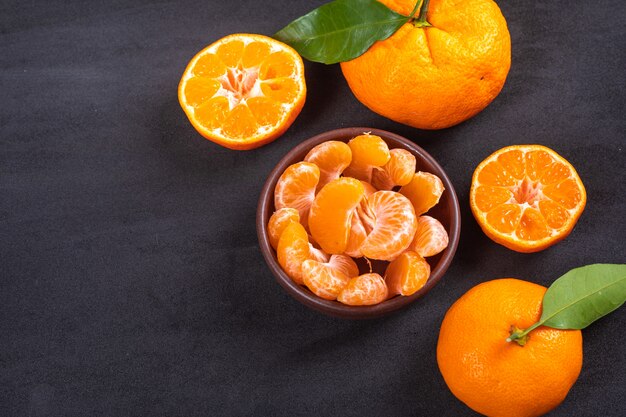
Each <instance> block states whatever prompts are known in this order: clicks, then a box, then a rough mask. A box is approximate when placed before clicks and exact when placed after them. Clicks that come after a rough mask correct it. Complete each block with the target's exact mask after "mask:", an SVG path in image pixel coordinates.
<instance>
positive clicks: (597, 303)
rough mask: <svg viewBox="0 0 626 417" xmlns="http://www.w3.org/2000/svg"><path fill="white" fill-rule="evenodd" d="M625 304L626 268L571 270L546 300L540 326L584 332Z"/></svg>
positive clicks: (596, 267)
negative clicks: (586, 328) (592, 324)
mask: <svg viewBox="0 0 626 417" xmlns="http://www.w3.org/2000/svg"><path fill="white" fill-rule="evenodd" d="M624 301H626V265H611V264H595V265H587V266H583V267H582V268H576V269H572V270H571V271H569V272H568V273H566V274H565V275H563V276H562V277H561V278H559V279H557V280H556V281H554V283H553V284H552V285H551V286H550V288H548V291H547V292H546V294H545V295H544V297H543V312H542V314H541V319H540V320H539V323H540V324H542V325H544V326H549V327H554V328H557V329H584V328H585V327H587V326H589V325H590V324H591V323H593V322H594V321H596V320H598V319H599V318H600V317H603V316H605V315H607V314H609V313H610V312H611V311H613V310H615V309H617V308H619V307H620V306H621V305H622V304H624Z"/></svg>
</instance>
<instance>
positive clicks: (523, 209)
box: [470, 145, 587, 252]
mask: <svg viewBox="0 0 626 417" xmlns="http://www.w3.org/2000/svg"><path fill="white" fill-rule="evenodd" d="M586 201H587V194H586V191H585V187H584V186H583V183H582V181H581V180H580V177H579V176H578V174H577V173H576V170H575V169H574V167H573V166H572V165H571V164H570V163H569V162H568V161H567V160H565V159H564V158H563V157H562V156H560V155H559V154H557V153H556V152H555V151H553V150H552V149H550V148H547V147H545V146H541V145H515V146H508V147H506V148H502V149H500V150H498V151H496V152H495V153H493V154H492V155H490V156H489V157H488V158H487V159H485V160H484V161H483V162H481V163H480V165H478V167H477V168H476V170H475V171H474V175H473V177H472V186H471V189H470V207H471V209H472V213H473V214H474V217H475V218H476V221H477V222H478V224H479V225H480V227H481V228H482V229H483V231H484V232H485V234H486V235H487V236H489V237H490V238H491V239H492V240H494V241H495V242H497V243H499V244H501V245H503V246H506V247H507V248H509V249H512V250H515V251H518V252H537V251H540V250H543V249H545V248H547V247H549V246H552V245H554V244H555V243H557V242H559V241H561V240H562V239H564V238H565V237H567V236H568V235H569V234H570V232H571V231H572V229H573V228H574V225H575V224H576V222H577V221H578V218H579V217H580V215H581V214H582V212H583V210H584V208H585V204H586Z"/></svg>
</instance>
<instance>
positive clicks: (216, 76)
mask: <svg viewBox="0 0 626 417" xmlns="http://www.w3.org/2000/svg"><path fill="white" fill-rule="evenodd" d="M305 97H306V84H305V81H304V64H303V63H302V58H300V56H299V55H298V53H297V52H296V51H295V50H294V49H292V48H291V47H290V46H288V45H285V44H283V43H282V42H279V41H277V40H275V39H272V38H269V37H267V36H263V35H253V34H233V35H229V36H226V37H224V38H222V39H220V40H218V41H217V42H215V43H213V44H211V45H209V46H208V47H206V48H204V49H203V50H202V51H200V52H199V53H198V54H197V55H196V56H194V57H193V58H192V60H191V61H190V62H189V65H188V66H187V68H186V69H185V72H184V73H183V76H182V78H181V80H180V84H179V87H178V99H179V102H180V105H181V107H182V108H183V110H184V111H185V113H186V115H187V117H188V118H189V121H190V122H191V124H192V125H193V126H194V127H195V129H196V130H197V131H198V132H199V133H200V134H201V135H202V136H204V137H205V138H207V139H209V140H211V141H213V142H215V143H218V144H220V145H222V146H225V147H227V148H231V149H238V150H244V149H253V148H256V147H259V146H261V145H264V144H266V143H268V142H271V141H272V140H274V139H276V138H277V137H278V136H280V135H281V134H283V133H284V132H285V131H286V130H287V128H289V126H290V125H291V124H292V123H293V121H294V120H295V118H296V117H297V116H298V114H299V113H300V110H302V106H303V105H304V101H305Z"/></svg>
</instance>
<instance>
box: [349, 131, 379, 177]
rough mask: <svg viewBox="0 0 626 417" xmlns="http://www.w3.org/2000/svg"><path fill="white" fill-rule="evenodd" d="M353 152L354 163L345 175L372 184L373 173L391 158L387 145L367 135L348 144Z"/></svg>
mask: <svg viewBox="0 0 626 417" xmlns="http://www.w3.org/2000/svg"><path fill="white" fill-rule="evenodd" d="M348 146H349V147H350V150H351V151H352V161H351V162H350V165H349V166H348V168H346V169H345V171H344V173H343V175H345V176H348V177H352V178H356V179H359V180H363V181H367V182H371V181H372V171H373V169H374V168H376V167H382V166H383V165H385V164H386V163H387V162H389V159H390V158H391V155H390V153H389V147H388V146H387V143H386V142H385V141H384V140H383V139H382V138H381V137H380V136H376V135H370V134H368V133H365V134H363V135H360V136H357V137H355V138H353V139H351V140H350V141H349V142H348Z"/></svg>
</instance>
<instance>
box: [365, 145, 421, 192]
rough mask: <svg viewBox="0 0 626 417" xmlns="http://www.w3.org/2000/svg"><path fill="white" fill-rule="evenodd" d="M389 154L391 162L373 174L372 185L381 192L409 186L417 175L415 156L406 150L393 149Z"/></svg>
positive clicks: (375, 170)
mask: <svg viewBox="0 0 626 417" xmlns="http://www.w3.org/2000/svg"><path fill="white" fill-rule="evenodd" d="M389 154H390V158H389V162H387V163H386V164H385V165H383V167H382V168H376V169H374V171H373V172H372V185H373V186H374V187H376V188H377V189H379V190H391V189H392V188H393V187H395V186H398V185H399V186H402V185H407V184H408V183H409V182H411V180H412V179H413V174H415V166H416V163H417V162H416V159H415V155H413V154H412V153H411V152H409V151H407V150H406V149H392V150H390V151H389Z"/></svg>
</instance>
